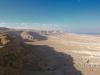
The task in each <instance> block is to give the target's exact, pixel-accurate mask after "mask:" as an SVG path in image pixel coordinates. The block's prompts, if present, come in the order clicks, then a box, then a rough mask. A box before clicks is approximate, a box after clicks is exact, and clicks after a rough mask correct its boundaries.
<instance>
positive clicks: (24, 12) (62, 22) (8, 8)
mask: <svg viewBox="0 0 100 75" xmlns="http://www.w3.org/2000/svg"><path fill="white" fill-rule="evenodd" d="M0 26H6V27H16V28H41V29H42V28H45V29H49V28H55V29H56V28H64V29H66V30H67V31H72V32H84V33H85V32H94V33H95V32H100V0H0Z"/></svg>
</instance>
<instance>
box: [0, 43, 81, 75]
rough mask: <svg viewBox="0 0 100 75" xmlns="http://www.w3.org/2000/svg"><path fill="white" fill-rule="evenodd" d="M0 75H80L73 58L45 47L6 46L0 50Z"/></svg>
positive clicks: (26, 45)
mask: <svg viewBox="0 0 100 75" xmlns="http://www.w3.org/2000/svg"><path fill="white" fill-rule="evenodd" d="M0 75H82V73H81V72H80V71H79V70H77V69H76V68H75V67H74V62H73V57H72V56H70V55H68V54H65V53H62V52H57V50H55V49H54V48H53V47H49V46H47V45H28V44H23V43H22V44H18V45H17V44H15V43H14V44H13V43H11V44H8V45H7V46H5V47H4V48H2V49H0Z"/></svg>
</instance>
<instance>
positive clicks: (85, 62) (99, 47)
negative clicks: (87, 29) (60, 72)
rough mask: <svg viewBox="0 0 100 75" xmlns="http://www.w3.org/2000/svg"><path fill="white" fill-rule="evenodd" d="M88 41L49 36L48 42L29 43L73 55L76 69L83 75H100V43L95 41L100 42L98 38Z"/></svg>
mask: <svg viewBox="0 0 100 75" xmlns="http://www.w3.org/2000/svg"><path fill="white" fill-rule="evenodd" d="M89 37H90V36H89ZM89 37H88V39H89ZM91 37H92V36H91ZM94 38H95V37H93V39H94ZM88 39H85V40H82V41H75V40H68V39H61V38H59V37H57V36H48V40H43V41H36V42H27V43H28V44H34V45H48V46H50V47H53V48H55V50H57V52H64V53H66V54H69V55H71V56H72V57H73V59H74V63H75V64H74V66H75V68H77V69H78V70H79V71H81V72H82V74H83V75H100V71H99V70H100V42H99V41H97V42H95V39H96V40H99V39H97V37H96V38H95V39H94V40H92V41H91V40H90V39H89V40H90V41H88Z"/></svg>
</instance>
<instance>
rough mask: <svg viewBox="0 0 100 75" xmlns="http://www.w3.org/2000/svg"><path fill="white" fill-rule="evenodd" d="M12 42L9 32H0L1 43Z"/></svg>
mask: <svg viewBox="0 0 100 75" xmlns="http://www.w3.org/2000/svg"><path fill="white" fill-rule="evenodd" d="M8 42H10V38H9V36H8V35H7V34H4V33H1V34H0V45H6V44H7V43H8Z"/></svg>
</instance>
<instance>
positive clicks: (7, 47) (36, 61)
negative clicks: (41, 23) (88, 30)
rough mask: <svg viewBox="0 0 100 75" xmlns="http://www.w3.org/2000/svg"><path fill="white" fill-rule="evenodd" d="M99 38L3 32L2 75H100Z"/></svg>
mask: <svg viewBox="0 0 100 75" xmlns="http://www.w3.org/2000/svg"><path fill="white" fill-rule="evenodd" d="M99 70H100V36H99V35H98V36H94V35H85V34H84V35H82V34H80V35H79V34H72V33H63V32H59V31H56V32H55V31H48V32H47V31H32V30H14V29H13V30H12V29H6V28H1V30H0V75H100V71H99Z"/></svg>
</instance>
